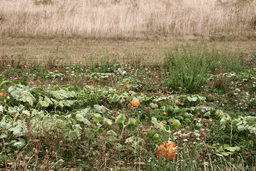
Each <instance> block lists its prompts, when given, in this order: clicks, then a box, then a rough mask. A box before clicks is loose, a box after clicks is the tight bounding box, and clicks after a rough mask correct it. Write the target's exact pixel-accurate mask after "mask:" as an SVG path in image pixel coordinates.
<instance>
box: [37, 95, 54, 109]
mask: <svg viewBox="0 0 256 171" xmlns="http://www.w3.org/2000/svg"><path fill="white" fill-rule="evenodd" d="M39 104H40V105H41V106H43V107H48V106H49V105H50V104H53V103H52V101H51V100H50V99H49V97H47V96H45V97H44V100H43V98H42V97H41V96H39Z"/></svg>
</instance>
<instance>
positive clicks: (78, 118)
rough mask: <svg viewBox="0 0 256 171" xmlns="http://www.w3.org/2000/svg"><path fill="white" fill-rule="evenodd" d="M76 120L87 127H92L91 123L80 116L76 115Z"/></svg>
mask: <svg viewBox="0 0 256 171" xmlns="http://www.w3.org/2000/svg"><path fill="white" fill-rule="evenodd" d="M76 119H77V120H78V121H80V122H83V123H84V124H86V125H91V123H90V122H89V121H88V120H87V119H85V118H84V117H83V116H82V115H80V114H76Z"/></svg>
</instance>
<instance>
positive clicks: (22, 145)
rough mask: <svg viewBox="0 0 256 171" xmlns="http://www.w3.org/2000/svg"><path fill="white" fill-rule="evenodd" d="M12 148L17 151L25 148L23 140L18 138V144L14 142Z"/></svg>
mask: <svg viewBox="0 0 256 171" xmlns="http://www.w3.org/2000/svg"><path fill="white" fill-rule="evenodd" d="M13 146H14V147H17V148H18V149H20V148H22V147H24V146H25V140H24V139H22V138H19V141H18V142H15V143H14V144H13Z"/></svg>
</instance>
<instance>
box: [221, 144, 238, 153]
mask: <svg viewBox="0 0 256 171" xmlns="http://www.w3.org/2000/svg"><path fill="white" fill-rule="evenodd" d="M223 146H224V149H226V150H228V151H231V152H234V151H236V150H237V151H239V150H240V147H238V146H235V147H230V146H229V145H228V144H224V145H223Z"/></svg>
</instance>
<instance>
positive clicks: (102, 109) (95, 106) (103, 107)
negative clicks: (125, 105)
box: [93, 104, 108, 113]
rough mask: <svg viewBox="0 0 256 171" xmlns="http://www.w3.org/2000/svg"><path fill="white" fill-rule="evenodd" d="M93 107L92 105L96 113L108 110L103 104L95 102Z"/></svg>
mask: <svg viewBox="0 0 256 171" xmlns="http://www.w3.org/2000/svg"><path fill="white" fill-rule="evenodd" d="M93 107H94V109H95V112H96V113H104V112H105V111H106V110H108V109H107V108H106V107H105V106H103V105H101V106H100V105H98V104H96V105H94V106H93Z"/></svg>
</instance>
